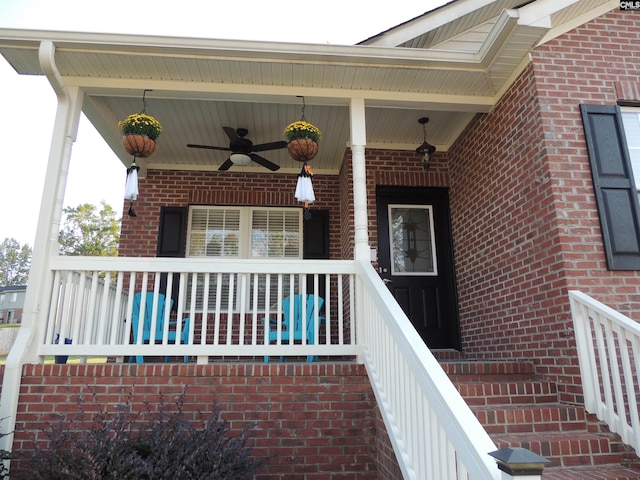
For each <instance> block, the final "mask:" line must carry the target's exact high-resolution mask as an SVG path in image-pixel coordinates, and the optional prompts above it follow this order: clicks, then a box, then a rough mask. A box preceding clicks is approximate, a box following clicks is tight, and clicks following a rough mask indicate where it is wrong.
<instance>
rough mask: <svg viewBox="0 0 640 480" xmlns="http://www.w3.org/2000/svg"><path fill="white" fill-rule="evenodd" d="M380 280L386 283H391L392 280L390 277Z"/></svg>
mask: <svg viewBox="0 0 640 480" xmlns="http://www.w3.org/2000/svg"><path fill="white" fill-rule="evenodd" d="M382 282H383V283H384V284H385V285H387V284H388V283H393V280H391V279H390V278H383V279H382Z"/></svg>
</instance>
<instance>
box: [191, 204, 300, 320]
mask: <svg viewBox="0 0 640 480" xmlns="http://www.w3.org/2000/svg"><path fill="white" fill-rule="evenodd" d="M187 256H188V257H218V258H222V257H224V258H246V259H252V258H255V259H260V258H290V259H300V258H302V210H301V209H298V208H295V209H294V208H271V207H236V206H192V207H191V208H190V210H189V220H188V233H187ZM190 281H191V280H190ZM242 281H245V282H248V287H249V290H248V291H252V289H253V286H254V282H256V281H257V282H258V292H259V299H258V303H259V305H264V299H265V296H266V289H267V280H266V278H265V276H264V275H262V276H260V277H258V278H257V279H256V278H254V276H253V275H252V276H250V278H245V279H242V278H240V277H239V276H237V275H233V276H232V275H230V274H211V275H209V276H208V278H204V277H203V276H200V277H199V279H198V285H196V288H197V298H198V301H197V304H196V309H197V310H201V309H202V308H203V307H204V301H203V299H204V296H205V295H204V292H205V290H208V295H206V297H207V300H208V305H207V308H208V309H211V308H213V307H214V306H215V305H216V302H217V301H218V300H219V304H220V306H221V307H223V308H227V307H228V306H229V305H232V306H233V308H234V309H238V308H239V305H238V302H239V301H240V300H239V295H238V291H239V288H241V282H242ZM284 283H286V281H285V282H284ZM277 287H278V285H277V282H276V281H275V280H273V281H272V282H270V284H269V290H270V298H271V299H275V298H277ZM284 288H285V289H288V288H289V285H284ZM190 295H191V286H190V288H189V291H188V293H187V298H190ZM218 297H220V298H218ZM247 297H248V298H247V299H246V302H247V305H246V308H247V310H249V309H250V308H249V307H250V305H249V304H248V302H249V300H250V297H251V296H250V295H248V296H247ZM187 307H189V305H188V302H187Z"/></svg>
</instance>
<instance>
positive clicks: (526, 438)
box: [491, 432, 640, 478]
mask: <svg viewBox="0 0 640 480" xmlns="http://www.w3.org/2000/svg"><path fill="white" fill-rule="evenodd" d="M491 438H492V439H493V441H494V442H495V443H496V445H497V447H498V448H506V447H523V448H528V449H529V450H531V451H532V452H534V453H537V454H538V455H542V456H543V457H545V458H547V459H549V460H550V461H551V463H550V464H549V467H553V466H562V467H576V466H584V465H591V466H595V465H607V464H610V465H620V464H621V463H623V462H624V461H625V459H628V457H629V452H630V447H627V446H625V445H624V444H623V443H622V442H621V441H620V437H618V436H617V435H613V434H601V433H600V434H598V433H588V432H573V433H569V432H561V433H558V432H553V433H552V432H545V433H521V434H505V435H491ZM639 478H640V477H639Z"/></svg>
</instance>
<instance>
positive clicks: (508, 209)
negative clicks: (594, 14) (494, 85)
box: [449, 9, 640, 401]
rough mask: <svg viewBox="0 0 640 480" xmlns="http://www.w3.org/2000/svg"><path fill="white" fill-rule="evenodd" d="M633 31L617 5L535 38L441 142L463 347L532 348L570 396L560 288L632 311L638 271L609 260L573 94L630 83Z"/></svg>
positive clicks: (502, 353)
mask: <svg viewBox="0 0 640 480" xmlns="http://www.w3.org/2000/svg"><path fill="white" fill-rule="evenodd" d="M639 32H640V16H638V15H635V14H633V15H630V14H629V13H626V12H621V11H618V10H617V9H616V10H614V11H612V12H610V13H609V14H607V15H605V16H603V17H601V18H599V19H597V20H595V21H593V22H590V23H589V24H588V25H586V26H585V27H581V28H579V29H576V30H574V31H571V32H568V33H567V34H565V35H563V36H562V37H560V38H559V39H557V40H554V41H551V42H549V43H547V44H545V45H543V46H541V47H539V48H538V49H536V51H535V52H534V53H533V56H532V59H533V64H532V65H530V66H529V67H528V68H527V69H526V70H525V71H524V72H523V73H522V75H521V76H520V78H519V79H518V80H517V82H516V83H515V84H514V85H513V86H512V87H511V88H510V89H509V91H508V92H507V93H506V94H505V95H504V96H503V98H502V99H501V100H500V102H499V104H498V105H497V106H496V107H495V108H494V109H493V111H492V112H490V113H489V114H487V115H479V116H478V117H477V118H476V119H475V120H474V121H473V122H472V124H471V125H470V126H469V127H468V128H467V130H466V131H465V132H464V133H463V135H462V136H461V137H460V139H459V140H458V141H457V142H456V144H455V145H454V146H453V147H452V148H451V150H450V152H449V154H450V172H451V210H452V222H453V237H454V248H455V253H456V261H457V271H456V275H457V279H458V288H459V299H460V313H461V328H462V340H463V349H464V350H465V352H466V353H468V354H476V355H479V356H484V357H494V358H532V359H534V360H535V361H536V364H537V367H538V371H539V372H540V373H545V374H547V375H548V376H549V377H551V378H552V379H554V380H557V381H559V382H560V384H561V391H562V394H563V398H565V399H566V400H569V401H580V400H581V397H580V389H579V387H578V385H579V384H580V378H579V372H578V369H577V358H576V353H575V348H574V337H573V326H572V323H571V319H570V311H569V304H568V298H567V291H568V289H574V288H575V289H580V290H582V291H584V292H585V293H587V294H589V295H592V296H594V297H595V298H597V299H598V300H601V301H603V302H605V303H607V304H609V305H610V306H612V307H613V308H616V309H618V310H620V311H622V312H623V313H626V314H630V315H631V316H634V317H635V318H638V319H640V315H639V314H638V313H637V312H638V308H637V307H638V305H639V302H640V295H639V293H640V275H638V272H611V271H608V270H607V269H606V263H605V257H604V250H603V245H602V237H601V232H600V226H599V218H598V213H597V210H596V204H595V197H594V194H593V190H592V187H591V173H590V169H589V163H588V158H587V152H586V145H585V141H584V132H583V127H582V121H581V118H580V113H579V106H578V105H579V104H580V103H591V104H609V105H614V104H615V103H616V101H617V100H618V98H622V97H624V96H629V95H633V91H634V88H632V87H631V86H630V85H632V84H637V82H638V75H639V74H640V69H639V66H638V65H639V64H638V61H637V59H638V56H639V55H640V41H639V40H640V33H639ZM563 387H564V388H563Z"/></svg>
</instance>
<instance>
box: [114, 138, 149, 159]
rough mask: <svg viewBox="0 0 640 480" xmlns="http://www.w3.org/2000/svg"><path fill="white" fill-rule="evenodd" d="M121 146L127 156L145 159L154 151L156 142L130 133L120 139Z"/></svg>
mask: <svg viewBox="0 0 640 480" xmlns="http://www.w3.org/2000/svg"><path fill="white" fill-rule="evenodd" d="M122 146H123V147H124V149H125V150H126V151H127V153H128V154H129V155H133V156H134V157H138V158H146V157H149V156H151V155H153V152H155V151H156V142H155V140H151V139H150V138H149V137H146V136H144V135H136V134H134V133H130V134H128V135H125V136H123V137H122Z"/></svg>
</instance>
